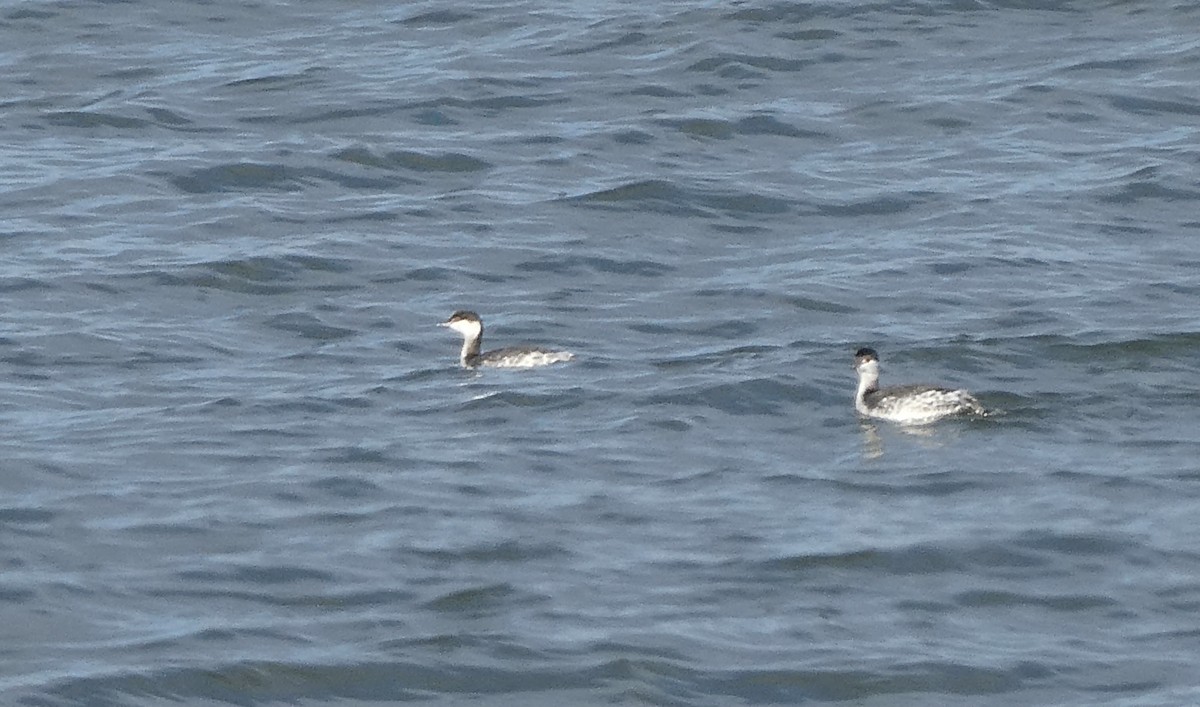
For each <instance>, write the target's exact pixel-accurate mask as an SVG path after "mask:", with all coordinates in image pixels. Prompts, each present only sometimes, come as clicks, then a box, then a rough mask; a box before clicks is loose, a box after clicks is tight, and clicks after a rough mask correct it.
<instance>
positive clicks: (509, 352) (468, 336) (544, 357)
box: [438, 309, 575, 368]
mask: <svg viewBox="0 0 1200 707" xmlns="http://www.w3.org/2000/svg"><path fill="white" fill-rule="evenodd" d="M438 326H444V327H450V328H451V329H453V330H454V331H457V332H458V333H459V334H462V337H463V346H462V354H460V355H459V357H458V361H459V363H461V364H462V365H463V367H464V368H475V367H476V366H489V367H492V368H533V367H534V366H545V365H548V364H551V363H556V362H558V361H570V360H571V359H572V358H574V357H575V356H574V354H572V353H571V352H569V351H550V350H547V349H540V348H537V347H534V346H513V347H509V348H503V349H496V350H494V351H486V352H484V353H479V344H480V342H482V341H483V320H482V319H480V318H479V315H478V314H476V313H474V312H468V311H466V310H461V309H460V310H459V311H457V312H455V313H454V314H451V315H450V318H449V319H447V320H446V321H444V322H442V323H441V324H439V325H438Z"/></svg>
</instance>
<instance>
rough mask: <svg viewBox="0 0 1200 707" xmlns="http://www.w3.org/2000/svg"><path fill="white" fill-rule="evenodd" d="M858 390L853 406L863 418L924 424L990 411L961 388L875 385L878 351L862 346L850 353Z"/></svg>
mask: <svg viewBox="0 0 1200 707" xmlns="http://www.w3.org/2000/svg"><path fill="white" fill-rule="evenodd" d="M854 370H855V371H857V372H858V392H857V393H856V394H855V396H854V409H855V410H858V413H859V414H860V415H863V416H865V417H876V418H879V419H881V420H891V421H892V422H899V423H902V424H906V425H924V424H928V423H930V422H935V421H937V420H940V419H942V418H945V417H951V416H954V415H977V416H980V417H985V416H987V415H989V414H991V413H990V412H989V411H988V410H987V409H986V408H984V407H983V405H981V404H980V402H979V401H978V400H976V399H975V396H973V395H971V394H970V393H968V392H967V391H965V390H955V389H951V388H939V387H937V386H933V385H901V386H893V387H889V388H880V387H879V354H877V353H875V349H869V348H862V349H859V350H858V351H857V352H856V353H855V354H854Z"/></svg>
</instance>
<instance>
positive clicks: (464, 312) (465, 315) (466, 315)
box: [446, 309, 480, 322]
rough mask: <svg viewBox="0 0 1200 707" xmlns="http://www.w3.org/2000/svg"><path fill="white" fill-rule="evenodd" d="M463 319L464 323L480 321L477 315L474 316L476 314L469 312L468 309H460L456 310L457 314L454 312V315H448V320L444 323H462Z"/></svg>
mask: <svg viewBox="0 0 1200 707" xmlns="http://www.w3.org/2000/svg"><path fill="white" fill-rule="evenodd" d="M464 319H465V320H466V321H469V322H470V321H475V322H477V321H480V319H479V315H478V314H476V313H474V312H472V311H471V310H469V309H460V310H458V311H457V312H455V313H454V314H451V315H450V318H449V319H447V320H446V321H447V322H458V321H462V320H464Z"/></svg>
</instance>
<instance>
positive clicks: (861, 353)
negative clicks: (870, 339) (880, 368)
mask: <svg viewBox="0 0 1200 707" xmlns="http://www.w3.org/2000/svg"><path fill="white" fill-rule="evenodd" d="M854 358H856V359H857V358H873V359H875V360H876V361H878V360H879V354H877V353H875V349H871V348H867V347H866V346H864V347H863V348H861V349H859V350H858V351H855V352H854Z"/></svg>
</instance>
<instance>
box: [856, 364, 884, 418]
mask: <svg viewBox="0 0 1200 707" xmlns="http://www.w3.org/2000/svg"><path fill="white" fill-rule="evenodd" d="M855 370H856V371H858V392H857V393H856V394H855V396H854V401H855V402H856V403H857V404H858V405H859V406H860V407H861V405H862V400H863V396H865V395H866V394H867V392H868V391H871V390H874V389H876V388H878V387H879V361H863V362H862V363H860V364H858V365H857V366H856V367H855Z"/></svg>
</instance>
